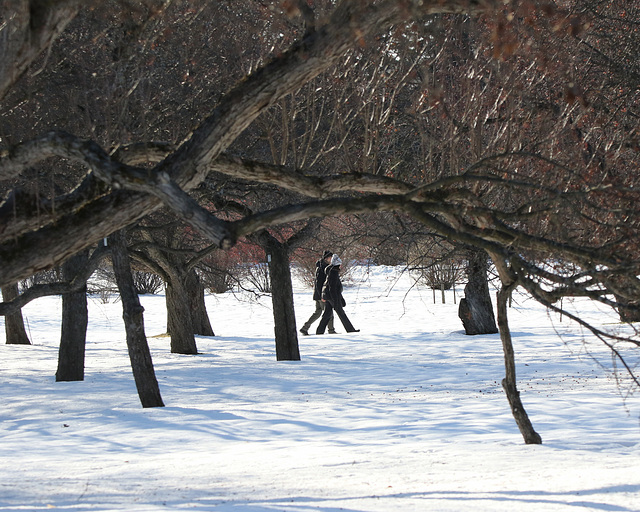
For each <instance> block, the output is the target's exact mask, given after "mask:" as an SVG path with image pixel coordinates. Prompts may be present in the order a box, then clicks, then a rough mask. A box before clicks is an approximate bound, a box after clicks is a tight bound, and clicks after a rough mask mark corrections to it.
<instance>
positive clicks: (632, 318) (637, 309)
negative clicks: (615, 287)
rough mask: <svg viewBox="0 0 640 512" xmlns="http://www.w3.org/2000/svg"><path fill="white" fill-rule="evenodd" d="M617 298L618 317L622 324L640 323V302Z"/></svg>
mask: <svg viewBox="0 0 640 512" xmlns="http://www.w3.org/2000/svg"><path fill="white" fill-rule="evenodd" d="M615 298H616V302H618V303H619V306H618V315H620V321H621V322H627V323H632V322H640V301H629V300H627V299H625V298H624V297H620V296H618V295H616V296H615Z"/></svg>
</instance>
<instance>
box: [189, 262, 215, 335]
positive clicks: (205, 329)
mask: <svg viewBox="0 0 640 512" xmlns="http://www.w3.org/2000/svg"><path fill="white" fill-rule="evenodd" d="M185 288H186V290H187V295H188V297H189V307H190V309H191V323H192V324H193V333H194V334H198V335H200V336H215V334H214V333H213V328H212V327H211V322H210V321H209V315H208V314H207V308H206V305H205V303H204V286H202V283H200V278H199V277H198V274H197V273H196V271H195V270H193V269H191V270H190V271H189V272H188V273H187V275H186V278H185Z"/></svg>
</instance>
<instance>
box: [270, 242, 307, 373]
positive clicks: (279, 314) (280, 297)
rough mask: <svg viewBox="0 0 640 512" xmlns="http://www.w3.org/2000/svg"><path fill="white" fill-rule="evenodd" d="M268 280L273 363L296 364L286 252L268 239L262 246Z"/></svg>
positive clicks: (279, 245) (294, 328) (293, 313)
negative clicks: (273, 347)
mask: <svg viewBox="0 0 640 512" xmlns="http://www.w3.org/2000/svg"><path fill="white" fill-rule="evenodd" d="M266 248H267V254H268V258H269V279H270V280H271V301H272V303H273V319H274V332H275V337H276V359H277V360H278V361H299V360H300V348H299V346H298V333H297V330H296V315H295V310H294V306H293V285H292V284H291V269H290V266H289V248H288V246H287V244H283V243H281V242H279V241H278V240H276V239H275V238H274V237H272V236H271V235H269V241H268V244H267V245H266Z"/></svg>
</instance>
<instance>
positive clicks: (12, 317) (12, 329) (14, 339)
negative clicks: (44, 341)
mask: <svg viewBox="0 0 640 512" xmlns="http://www.w3.org/2000/svg"><path fill="white" fill-rule="evenodd" d="M17 296H18V283H14V284H12V285H8V286H3V287H2V297H3V299H4V301H5V302H9V301H10V300H13V299H15V298H16V297H17ZM4 330H5V334H6V336H7V345H31V341H29V337H28V336H27V331H26V330H25V328H24V320H23V318H22V311H18V312H17V313H11V314H8V315H6V316H5V317H4Z"/></svg>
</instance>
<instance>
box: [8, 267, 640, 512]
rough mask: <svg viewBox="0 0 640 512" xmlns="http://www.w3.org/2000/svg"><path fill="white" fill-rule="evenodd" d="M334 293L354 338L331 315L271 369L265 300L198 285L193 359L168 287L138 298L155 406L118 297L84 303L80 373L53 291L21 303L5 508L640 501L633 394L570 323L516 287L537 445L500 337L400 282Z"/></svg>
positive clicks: (602, 321)
mask: <svg viewBox="0 0 640 512" xmlns="http://www.w3.org/2000/svg"><path fill="white" fill-rule="evenodd" d="M460 294H461V289H458V291H457V298H458V299H459V297H460ZM345 298H346V300H347V307H346V312H347V314H348V315H349V317H350V318H351V320H352V321H353V323H354V324H355V326H356V327H357V328H360V329H361V332H359V333H353V334H349V335H347V334H345V333H344V329H342V328H341V325H340V323H339V321H338V320H336V322H337V323H336V327H337V328H338V332H339V333H340V332H341V333H342V334H337V335H328V334H327V335H325V336H308V337H302V336H301V337H300V350H301V355H302V361H299V362H277V361H276V360H275V348H274V340H273V329H272V316H271V304H270V298H269V297H262V298H259V299H256V298H253V297H251V296H250V295H247V294H238V293H236V294H234V293H227V294H223V295H215V296H208V297H207V307H208V310H209V314H210V317H211V320H212V324H213V326H214V330H215V332H216V336H215V337H212V338H206V337H198V338H197V343H198V348H199V350H200V352H201V353H200V354H198V355H196V356H184V355H176V354H171V353H170V352H169V340H168V338H166V337H164V336H159V335H161V334H162V333H163V332H164V331H165V318H166V313H165V303H164V297H163V296H161V295H157V296H143V297H141V301H142V303H143V305H144V307H145V309H146V313H145V327H146V332H147V335H148V336H149V344H150V346H151V350H152V355H153V359H154V364H155V368H156V374H157V376H158V380H159V382H160V387H161V392H162V396H163V399H164V402H165V404H166V407H164V408H153V409H142V407H141V406H140V402H139V400H138V397H137V394H136V390H135V385H134V382H133V378H132V376H131V370H130V367H129V361H128V355H127V350H126V344H125V339H124V328H123V325H122V320H121V316H122V312H121V304H120V303H119V302H117V301H114V300H112V301H111V302H109V303H103V302H101V301H100V300H99V299H98V298H97V297H95V298H92V299H91V301H90V325H89V334H88V344H87V354H86V376H85V381H84V382H64V383H56V382H55V377H54V374H55V371H56V366H57V347H58V343H59V336H60V334H59V332H60V331H59V319H60V310H61V305H60V299H59V298H58V297H50V298H43V299H39V300H37V301H35V302H33V303H31V304H30V305H29V306H28V307H26V308H25V309H24V316H25V319H26V322H27V323H28V331H29V334H30V336H31V339H32V341H33V345H32V346H15V345H6V344H4V338H0V342H2V345H0V350H1V351H2V352H1V354H0V385H1V389H2V396H3V400H2V407H1V408H0V415H1V423H0V436H1V438H0V457H1V461H2V466H1V468H0V511H22V510H29V511H37V510H48V509H61V510H70V511H71V510H72V511H82V510H100V511H106V510H128V511H145V512H146V511H160V510H162V511H167V510H188V509H195V510H215V511H222V512H238V511H246V512H267V511H269V512H270V511H286V512H308V511H311V510H321V511H326V512H334V511H338V510H345V511H349V512H369V511H371V512H377V511H380V512H383V511H384V512H386V511H396V510H397V511H403V512H410V511H424V510H429V511H460V510H474V511H492V512H494V511H512V510H518V511H536V512H539V511H576V510H595V511H637V510H640V424H639V415H640V402H639V400H638V393H635V394H634V393H633V391H634V390H633V387H632V386H631V385H630V384H629V380H628V379H625V378H622V379H621V380H619V381H618V380H616V378H615V377H616V375H615V374H614V373H613V371H612V370H613V368H614V367H613V363H612V359H611V357H610V353H609V351H608V350H607V349H606V348H605V347H603V346H602V343H601V342H599V341H597V340H595V339H593V337H592V336H590V335H588V334H586V333H585V332H583V329H581V328H580V327H579V326H577V325H576V324H572V323H570V322H569V321H568V320H567V318H566V317H565V318H564V319H562V320H561V319H560V317H559V316H558V315H556V314H549V313H548V312H547V311H546V310H545V309H544V308H542V307H541V306H539V305H538V304H536V303H535V302H534V301H532V300H530V299H527V298H526V297H524V296H522V295H516V296H515V297H514V303H513V305H512V307H511V308H510V310H509V315H510V323H511V327H512V330H513V336H514V345H515V349H516V357H517V362H518V386H519V389H520V391H521V397H522V400H523V403H524V405H525V407H526V409H527V412H528V413H529V416H530V418H531V420H532V422H533V425H534V427H535V429H536V431H538V432H539V433H540V434H541V436H542V439H543V444H542V445H537V446H532V445H525V444H524V443H523V440H522V437H521V435H520V433H519V431H518V429H517V427H516V425H515V422H514V420H513V418H512V416H511V412H510V410H509V407H508V403H507V400H506V397H505V395H504V393H503V391H502V389H501V386H500V381H501V379H502V376H503V373H504V370H503V356H502V350H501V344H500V339H499V336H498V335H486V336H466V335H465V334H464V332H463V330H462V325H461V323H460V321H459V319H458V318H457V304H454V302H453V294H452V292H451V291H448V292H447V296H446V299H447V302H446V304H442V303H441V298H440V292H438V293H437V295H436V303H435V304H434V299H433V293H432V291H431V290H428V289H426V288H424V287H422V286H416V285H415V283H414V282H413V280H412V278H411V276H410V275H408V274H406V273H405V274H403V273H400V272H399V270H398V269H396V268H391V267H371V268H364V267H363V268H358V269H356V271H355V272H354V281H353V283H352V284H350V286H348V287H347V288H346V290H345ZM295 301H296V314H297V322H298V326H300V325H302V323H303V322H304V321H305V320H306V319H307V318H308V316H309V315H310V314H311V313H312V312H313V309H314V305H313V302H312V299H311V292H310V290H309V289H306V288H304V287H303V286H302V285H301V284H299V283H296V287H295ZM565 305H566V306H569V307H572V308H574V309H575V310H577V311H580V313H581V314H582V315H584V316H585V317H586V318H589V319H590V320H592V321H594V322H596V323H598V325H601V326H606V327H607V328H613V329H617V330H620V331H621V332H624V330H625V329H627V327H626V326H623V325H621V324H618V323H617V319H616V318H614V317H611V316H608V315H607V313H606V312H605V311H602V310H600V309H599V308H597V307H596V306H594V305H593V304H590V303H587V302H584V301H582V302H581V301H576V302H575V303H573V304H565ZM316 325H317V324H314V325H313V326H312V332H313V329H315V326H316ZM0 332H2V333H4V328H3V325H1V326H0ZM2 335H3V334H2ZM621 347H622V346H621ZM629 362H630V363H631V364H632V365H634V366H636V367H637V366H638V362H639V359H638V358H637V357H636V358H635V359H634V358H633V357H631V355H629ZM621 375H622V374H621Z"/></svg>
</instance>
